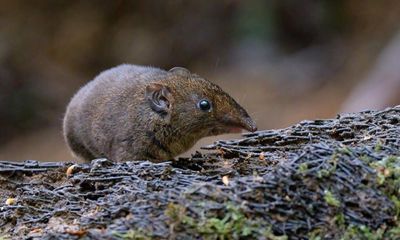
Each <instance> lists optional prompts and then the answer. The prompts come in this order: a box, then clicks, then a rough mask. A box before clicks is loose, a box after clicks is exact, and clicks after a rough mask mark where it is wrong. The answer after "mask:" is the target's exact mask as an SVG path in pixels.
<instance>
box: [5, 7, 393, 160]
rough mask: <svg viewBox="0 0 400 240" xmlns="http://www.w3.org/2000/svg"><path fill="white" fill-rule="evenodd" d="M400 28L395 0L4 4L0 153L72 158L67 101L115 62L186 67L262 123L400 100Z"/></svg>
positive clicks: (264, 125)
mask: <svg viewBox="0 0 400 240" xmlns="http://www.w3.org/2000/svg"><path fill="white" fill-rule="evenodd" d="M399 30H400V1H395V0H381V1H376V0H365V1H361V0H347V1H345V0H337V1H330V0H319V1H317V0H296V1H293V0H292V1H290V0H266V1H260V0H253V1H239V0H221V1H211V0H205V1H183V0H180V1H178V0H176V1H161V0H158V1H144V0H142V1H125V0H115V1H69V0H68V1H67V0H58V1H50V0H48V1H11V0H10V1H8V0H0V159H3V160H26V159H38V160H44V161H55V160H72V156H71V155H70V154H69V152H68V150H67V149H66V146H65V144H64V142H63V138H62V130H61V123H62V117H63V112H64V110H65V106H66V104H67V102H68V101H69V99H70V98H71V97H72V95H73V94H74V92H75V91H77V89H79V87H80V86H81V85H82V84H84V83H85V82H87V81H89V80H91V79H92V78H93V77H94V76H95V75H97V74H98V73H99V72H100V71H102V70H105V69H107V68H110V67H113V66H115V65H119V64H121V63H132V64H141V65H152V66H157V67H161V68H165V69H169V68H171V67H174V66H183V67H186V68H188V69H190V70H191V71H192V72H196V73H198V74H200V75H201V76H203V77H205V78H207V79H209V80H211V81H213V82H216V83H217V84H219V85H220V86H221V87H222V88H223V89H225V90H226V91H227V92H228V93H230V94H231V95H232V96H233V97H234V98H235V99H237V100H238V101H239V102H240V103H241V104H242V105H243V106H244V107H245V108H246V109H247V110H248V112H249V113H250V114H251V115H252V116H253V117H254V118H255V120H256V121H257V123H258V127H259V129H269V128H282V127H286V126H288V125H290V124H294V123H296V122H298V121H301V120H303V119H313V118H328V117H329V118H330V117H335V115H336V114H337V113H339V112H343V111H345V112H347V111H358V110H362V109H367V108H372V109H381V108H384V107H386V106H392V105H395V104H399V103H400V97H399V95H400V94H398V93H399V90H400V72H399V71H400V47H398V46H400V39H399V34H398V31H399ZM228 137H235V136H228ZM214 139H215V138H214ZM212 141H213V139H206V140H203V141H201V142H200V143H199V145H202V144H207V143H210V142H212ZM199 145H197V146H196V147H195V149H197V148H198V146H199ZM193 151H194V150H191V152H193Z"/></svg>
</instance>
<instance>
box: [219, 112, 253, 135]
mask: <svg viewBox="0 0 400 240" xmlns="http://www.w3.org/2000/svg"><path fill="white" fill-rule="evenodd" d="M223 123H224V124H225V125H226V126H228V127H229V129H230V131H229V132H232V133H237V132H241V129H244V130H247V131H249V132H255V131H257V126H256V123H255V122H254V121H253V119H251V117H250V116H249V115H248V114H247V113H246V114H240V115H236V116H235V115H229V114H227V115H225V116H224V117H223Z"/></svg>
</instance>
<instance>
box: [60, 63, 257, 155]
mask: <svg viewBox="0 0 400 240" xmlns="http://www.w3.org/2000/svg"><path fill="white" fill-rule="evenodd" d="M158 88H162V89H163V92H161V91H160V92H159V93H160V94H164V95H163V97H162V98H160V99H161V100H160V101H161V104H160V106H161V108H162V109H163V111H161V110H160V111H156V110H154V109H157V106H158V105H157V106H156V108H152V105H151V103H152V100H151V99H152V96H153V95H151V93H154V91H157V89H158ZM164 90H165V92H164ZM149 94H150V95H149ZM157 96H158V95H156V97H157ZM164 96H165V97H164ZM165 98H166V99H167V100H168V101H164V100H165ZM149 99H150V100H149ZM157 99H158V98H157ZM201 99H208V100H209V101H210V102H211V103H212V110H211V111H210V112H204V111H202V110H200V109H199V108H198V107H197V103H198V101H199V100H201ZM165 102H166V103H167V104H166V105H165V104H164V103H165ZM156 103H158V102H156ZM163 104H164V105H163ZM164 110H165V111H164ZM232 127H234V128H244V129H247V130H250V131H255V130H256V127H255V124H254V122H253V121H252V120H251V118H250V117H249V115H248V114H247V112H246V111H245V110H244V109H243V108H242V107H241V106H239V104H237V103H236V102H235V100H233V99H232V98H231V97H230V96H229V95H228V94H227V93H225V92H224V91H223V90H222V89H221V88H220V87H218V86H217V85H215V84H213V83H211V82H209V81H208V80H205V79H204V78H201V77H199V76H197V75H195V74H191V73H190V72H189V71H188V70H186V69H184V68H174V69H171V70H170V71H164V70H161V69H157V68H152V67H143V66H135V65H120V66H117V67H115V68H112V69H109V70H107V71H104V72H102V73H101V74H99V75H98V76H97V77H96V78H95V79H94V80H93V81H91V82H89V83H88V84H86V85H85V86H84V87H82V88H81V89H80V90H79V91H78V92H77V93H76V95H75V96H74V97H73V98H72V100H71V102H70V103H69V105H68V107H67V111H66V114H65V118H64V136H65V139H66V142H67V143H68V146H69V148H70V149H71V150H72V152H73V153H74V154H75V155H76V156H78V157H81V158H83V159H84V160H87V161H89V160H92V159H94V158H99V157H106V158H109V159H111V160H113V161H128V160H152V161H155V162H158V161H165V160H170V159H172V158H174V157H175V156H176V155H178V154H180V153H183V152H184V151H186V150H188V149H189V148H190V147H191V146H193V144H194V143H195V142H196V141H197V140H199V139H200V138H202V137H205V136H210V135H217V134H221V133H227V132H230V131H231V129H232Z"/></svg>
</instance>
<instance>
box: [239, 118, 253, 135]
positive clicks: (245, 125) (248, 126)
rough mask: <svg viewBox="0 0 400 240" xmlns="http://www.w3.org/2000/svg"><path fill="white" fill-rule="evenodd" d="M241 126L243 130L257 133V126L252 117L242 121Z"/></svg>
mask: <svg viewBox="0 0 400 240" xmlns="http://www.w3.org/2000/svg"><path fill="white" fill-rule="evenodd" d="M240 125H241V127H242V128H243V129H246V130H247V131H249V132H255V131H257V125H256V123H255V122H254V121H253V119H251V118H250V117H244V118H242V119H240Z"/></svg>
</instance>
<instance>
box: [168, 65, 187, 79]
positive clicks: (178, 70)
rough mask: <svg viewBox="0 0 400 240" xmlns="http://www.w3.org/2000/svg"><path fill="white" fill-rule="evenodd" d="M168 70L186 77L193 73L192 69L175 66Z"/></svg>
mask: <svg viewBox="0 0 400 240" xmlns="http://www.w3.org/2000/svg"><path fill="white" fill-rule="evenodd" d="M168 72H173V73H176V74H178V75H181V76H186V77H187V76H190V75H191V73H190V71H189V70H187V69H186V68H183V67H174V68H171V69H170V70H169V71H168Z"/></svg>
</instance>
